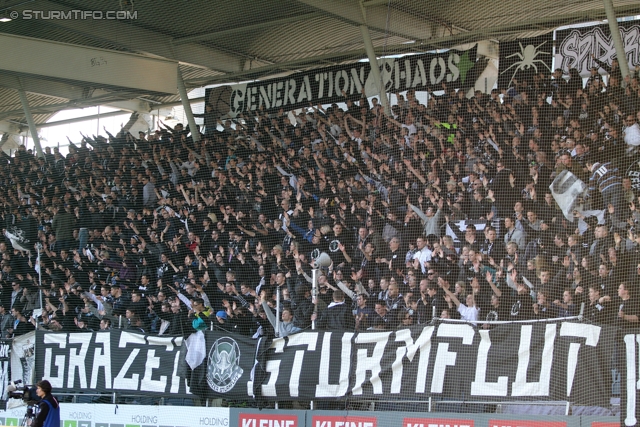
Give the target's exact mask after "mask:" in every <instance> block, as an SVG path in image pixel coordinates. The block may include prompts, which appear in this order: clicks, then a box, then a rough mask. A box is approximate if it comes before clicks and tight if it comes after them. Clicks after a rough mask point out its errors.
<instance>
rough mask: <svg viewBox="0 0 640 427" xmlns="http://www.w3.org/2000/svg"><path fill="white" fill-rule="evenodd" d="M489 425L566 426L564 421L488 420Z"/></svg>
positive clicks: (510, 426)
mask: <svg viewBox="0 0 640 427" xmlns="http://www.w3.org/2000/svg"><path fill="white" fill-rule="evenodd" d="M489 427H567V423H566V422H564V421H535V420H489Z"/></svg>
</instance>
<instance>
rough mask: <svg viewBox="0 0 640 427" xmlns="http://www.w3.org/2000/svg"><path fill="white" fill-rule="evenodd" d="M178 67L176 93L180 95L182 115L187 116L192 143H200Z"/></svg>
mask: <svg viewBox="0 0 640 427" xmlns="http://www.w3.org/2000/svg"><path fill="white" fill-rule="evenodd" d="M177 67H178V73H177V74H178V93H180V101H182V108H184V114H186V116H187V121H188V122H189V130H190V131H191V138H193V142H199V141H200V132H198V127H197V126H196V120H195V119H194V118H193V111H191V103H190V102H189V97H188V96H187V87H186V86H185V85H184V80H182V73H181V72H180V65H179V64H178V65H177Z"/></svg>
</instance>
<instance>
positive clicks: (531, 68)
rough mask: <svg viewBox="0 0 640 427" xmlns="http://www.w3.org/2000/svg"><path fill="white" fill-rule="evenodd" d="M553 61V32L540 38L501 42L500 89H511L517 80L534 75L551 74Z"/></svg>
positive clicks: (529, 78) (530, 77)
mask: <svg viewBox="0 0 640 427" xmlns="http://www.w3.org/2000/svg"><path fill="white" fill-rule="evenodd" d="M552 61H553V32H551V33H549V34H546V35H544V36H540V37H533V38H528V39H517V40H514V41H510V42H500V57H499V61H498V64H499V69H498V87H500V88H507V87H510V86H511V85H512V83H513V81H514V79H515V80H520V81H521V80H523V79H528V80H529V81H531V79H532V78H533V75H534V74H537V73H545V74H546V75H550V74H551V64H552Z"/></svg>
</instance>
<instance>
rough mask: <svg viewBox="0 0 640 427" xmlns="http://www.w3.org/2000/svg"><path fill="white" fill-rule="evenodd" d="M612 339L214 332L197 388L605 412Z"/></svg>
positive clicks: (446, 330)
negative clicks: (516, 403) (257, 336)
mask: <svg viewBox="0 0 640 427" xmlns="http://www.w3.org/2000/svg"><path fill="white" fill-rule="evenodd" d="M614 336H615V329H613V328H611V327H601V326H596V325H590V324H585V323H573V322H558V323H554V322H550V323H533V324H506V325H501V326H497V327H495V328H493V329H490V330H486V329H482V328H480V329H478V328H475V327H473V326H471V325H468V324H462V323H440V324H438V325H434V326H416V327H413V328H411V329H403V330H398V331H380V332H363V333H353V332H328V331H308V332H302V333H298V334H294V335H290V336H288V337H286V338H281V339H275V340H273V341H272V342H271V343H270V345H269V344H268V343H267V344H266V345H264V346H262V345H258V346H257V348H256V346H255V344H254V345H253V346H252V345H251V341H252V340H250V339H248V338H246V337H242V336H236V335H231V336H229V335H225V334H223V333H221V332H211V331H207V332H205V337H206V339H205V341H206V346H205V347H206V357H205V361H204V362H203V364H202V365H201V367H199V368H198V369H200V370H201V372H200V373H199V374H198V375H197V378H194V379H192V383H191V385H192V391H193V392H194V393H195V391H194V390H195V389H196V385H197V389H198V394H200V393H202V392H205V396H207V397H213V396H215V397H226V398H228V399H244V400H246V399H247V398H250V397H251V396H252V395H253V396H254V397H255V398H257V399H264V400H278V399H279V400H296V399H300V400H321V399H325V400H326V399H345V398H348V399H350V400H354V399H356V400H357V399H366V400H375V399H384V400H389V399H405V400H406V399H408V398H410V399H411V400H421V399H428V398H429V397H440V398H444V399H457V400H459V399H460V398H464V399H465V400H466V401H474V400H477V401H487V400H494V401H512V400H569V401H571V402H572V403H574V404H577V405H587V406H608V405H609V398H610V390H611V366H610V360H611V352H612V349H613V342H614ZM253 342H254V343H255V341H253ZM262 342H263V343H264V342H266V341H265V340H263V341H262ZM248 371H249V372H248ZM194 373H195V371H194Z"/></svg>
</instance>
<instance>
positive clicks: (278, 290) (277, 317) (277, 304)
mask: <svg viewBox="0 0 640 427" xmlns="http://www.w3.org/2000/svg"><path fill="white" fill-rule="evenodd" d="M275 335H276V338H280V286H278V287H277V288H276V330H275Z"/></svg>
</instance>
